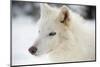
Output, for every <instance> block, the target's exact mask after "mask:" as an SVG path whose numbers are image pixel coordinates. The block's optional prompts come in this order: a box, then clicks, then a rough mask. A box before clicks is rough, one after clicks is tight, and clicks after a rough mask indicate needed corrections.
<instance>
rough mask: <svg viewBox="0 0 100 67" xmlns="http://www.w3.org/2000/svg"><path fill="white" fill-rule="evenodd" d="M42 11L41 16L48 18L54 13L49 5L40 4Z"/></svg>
mask: <svg viewBox="0 0 100 67" xmlns="http://www.w3.org/2000/svg"><path fill="white" fill-rule="evenodd" d="M40 10H41V16H46V17H47V15H48V14H50V12H51V11H52V8H51V7H50V6H49V5H48V4H45V3H44V4H42V3H41V4H40Z"/></svg>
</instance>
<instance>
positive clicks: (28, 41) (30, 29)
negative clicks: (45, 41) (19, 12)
mask: <svg viewBox="0 0 100 67" xmlns="http://www.w3.org/2000/svg"><path fill="white" fill-rule="evenodd" d="M36 32H37V26H36V24H35V22H34V20H33V18H32V17H28V16H20V17H18V18H14V19H12V65H26V64H42V63H48V62H49V60H48V56H43V57H35V56H32V55H31V54H30V53H29V52H28V49H29V47H30V46H32V44H33V43H34V40H35V38H36V37H37V33H36Z"/></svg>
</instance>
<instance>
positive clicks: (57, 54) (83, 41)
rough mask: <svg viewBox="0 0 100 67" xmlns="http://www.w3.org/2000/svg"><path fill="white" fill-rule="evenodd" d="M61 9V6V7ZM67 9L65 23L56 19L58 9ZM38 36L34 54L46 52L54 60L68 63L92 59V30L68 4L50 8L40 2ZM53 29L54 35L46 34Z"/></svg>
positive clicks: (59, 18)
mask: <svg viewBox="0 0 100 67" xmlns="http://www.w3.org/2000/svg"><path fill="white" fill-rule="evenodd" d="M62 8H63V9H62ZM65 9H66V10H67V11H68V14H69V19H70V20H69V21H66V23H67V25H65V24H63V23H61V22H60V20H61V19H62V18H63V15H61V14H60V13H61V12H62V10H65ZM38 24H39V37H38V39H37V40H36V42H35V44H34V46H36V47H37V48H38V50H37V52H36V55H37V56H38V55H42V54H47V53H48V54H49V57H50V59H51V60H52V61H54V62H72V61H88V60H95V31H94V30H93V29H92V26H91V25H88V26H87V25H86V23H85V20H84V19H83V18H82V17H81V16H80V15H78V14H76V13H74V12H73V11H71V10H70V9H69V8H68V7H66V6H62V7H61V8H53V7H50V6H48V5H47V4H42V5H41V17H40V20H39V22H38ZM50 32H56V35H55V36H48V34H49V33H50Z"/></svg>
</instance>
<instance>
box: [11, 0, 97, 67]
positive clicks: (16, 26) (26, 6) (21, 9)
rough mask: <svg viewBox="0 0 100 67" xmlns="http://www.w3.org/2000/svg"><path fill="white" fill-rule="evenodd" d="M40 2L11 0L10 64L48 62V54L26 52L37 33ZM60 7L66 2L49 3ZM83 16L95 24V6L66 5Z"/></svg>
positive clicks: (88, 21)
mask: <svg viewBox="0 0 100 67" xmlns="http://www.w3.org/2000/svg"><path fill="white" fill-rule="evenodd" d="M39 4H40V3H34V2H26V1H15V0H12V6H11V18H12V65H26V64H42V63H49V62H50V61H49V60H48V56H47V55H45V57H35V56H32V55H31V54H30V53H29V52H28V48H29V47H30V46H32V44H33V43H34V41H35V39H36V37H37V35H38V33H37V29H38V28H37V26H36V23H37V21H38V19H39V18H40V5H39ZM49 5H51V6H55V7H61V6H62V5H66V4H50V3H49ZM66 6H68V7H69V8H71V9H72V10H73V11H75V12H77V13H78V14H80V15H81V16H83V17H84V18H85V19H86V20H87V23H92V24H94V25H95V20H96V7H95V6H86V5H84V6H83V5H66Z"/></svg>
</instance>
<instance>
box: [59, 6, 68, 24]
mask: <svg viewBox="0 0 100 67" xmlns="http://www.w3.org/2000/svg"><path fill="white" fill-rule="evenodd" d="M59 20H60V22H61V23H64V24H67V23H66V21H69V8H68V7H66V6H62V7H61V8H60V12H59Z"/></svg>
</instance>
